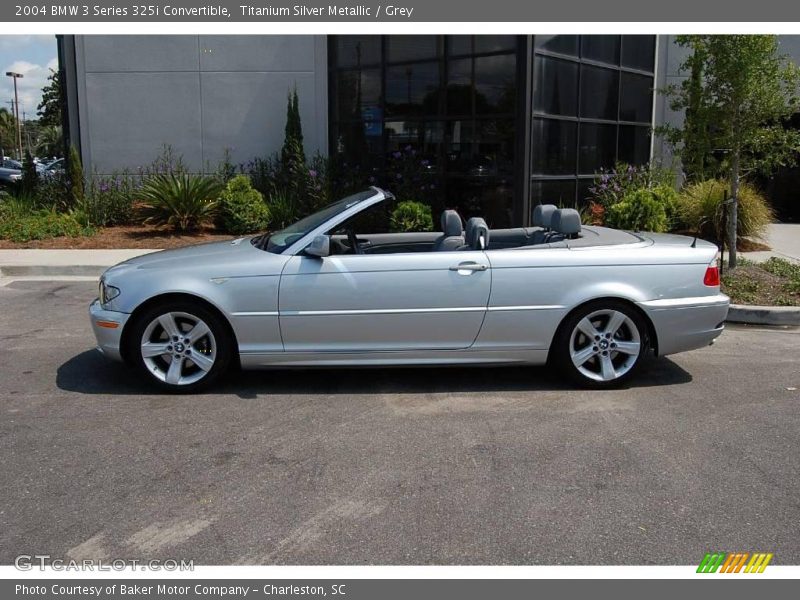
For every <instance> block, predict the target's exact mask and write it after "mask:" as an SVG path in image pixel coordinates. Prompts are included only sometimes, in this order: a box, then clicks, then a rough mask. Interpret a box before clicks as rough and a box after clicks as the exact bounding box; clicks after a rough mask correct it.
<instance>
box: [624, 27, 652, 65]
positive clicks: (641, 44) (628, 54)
mask: <svg viewBox="0 0 800 600" xmlns="http://www.w3.org/2000/svg"><path fill="white" fill-rule="evenodd" d="M655 56H656V36H654V35H623V36H622V66H623V67H631V68H632V69H641V70H643V71H650V72H651V73H652V72H653V71H654V70H655Z"/></svg>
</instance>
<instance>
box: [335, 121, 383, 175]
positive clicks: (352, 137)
mask: <svg viewBox="0 0 800 600" xmlns="http://www.w3.org/2000/svg"><path fill="white" fill-rule="evenodd" d="M380 128H381V129H382V124H381V125H380ZM367 130H368V125H367V124H366V123H364V122H363V121H352V122H347V123H336V124H335V125H334V131H335V134H334V140H335V144H336V145H335V152H336V153H337V154H341V155H343V156H344V157H345V158H347V159H349V160H352V161H353V162H355V163H358V164H361V165H367V164H373V163H375V162H377V158H378V157H379V156H380V155H381V154H382V153H383V137H382V136H374V135H368V131H367Z"/></svg>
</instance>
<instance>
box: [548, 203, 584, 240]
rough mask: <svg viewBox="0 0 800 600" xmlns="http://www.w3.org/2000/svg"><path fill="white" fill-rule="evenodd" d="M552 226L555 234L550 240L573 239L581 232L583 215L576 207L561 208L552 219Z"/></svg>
mask: <svg viewBox="0 0 800 600" xmlns="http://www.w3.org/2000/svg"><path fill="white" fill-rule="evenodd" d="M550 226H551V227H552V229H553V231H554V232H555V235H554V236H553V238H552V239H549V240H548V241H556V236H557V239H558V240H563V239H572V238H576V237H578V234H579V233H580V232H581V215H580V213H579V212H578V211H577V210H575V209H574V208H559V209H558V210H557V211H555V212H554V213H553V218H552V219H550Z"/></svg>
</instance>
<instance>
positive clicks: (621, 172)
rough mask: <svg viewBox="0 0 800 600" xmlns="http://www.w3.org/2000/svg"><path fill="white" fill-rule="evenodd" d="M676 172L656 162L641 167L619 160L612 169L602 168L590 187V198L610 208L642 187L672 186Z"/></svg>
mask: <svg viewBox="0 0 800 600" xmlns="http://www.w3.org/2000/svg"><path fill="white" fill-rule="evenodd" d="M674 181H675V174H674V173H673V172H672V171H670V170H669V169H665V168H663V167H660V166H658V165H656V164H652V163H651V164H647V165H642V166H639V167H635V166H633V165H629V164H627V163H624V162H619V163H617V164H616V166H615V167H614V168H613V169H611V170H605V169H602V170H601V171H600V172H599V173H597V174H596V175H595V178H594V183H593V184H592V185H591V186H590V187H589V198H588V199H589V200H590V201H592V202H595V203H597V204H599V205H601V206H602V207H604V208H606V209H608V208H609V207H611V206H613V205H614V204H616V203H617V202H621V201H622V199H623V198H625V196H627V195H629V194H630V193H631V192H633V191H636V190H640V189H652V188H662V187H665V188H666V187H670V188H671V187H672V185H673V182H674Z"/></svg>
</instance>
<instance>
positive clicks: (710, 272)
mask: <svg viewBox="0 0 800 600" xmlns="http://www.w3.org/2000/svg"><path fill="white" fill-rule="evenodd" d="M703 285H707V286H709V287H719V267H718V266H717V265H709V266H708V268H707V269H706V274H705V276H704V277H703Z"/></svg>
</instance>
